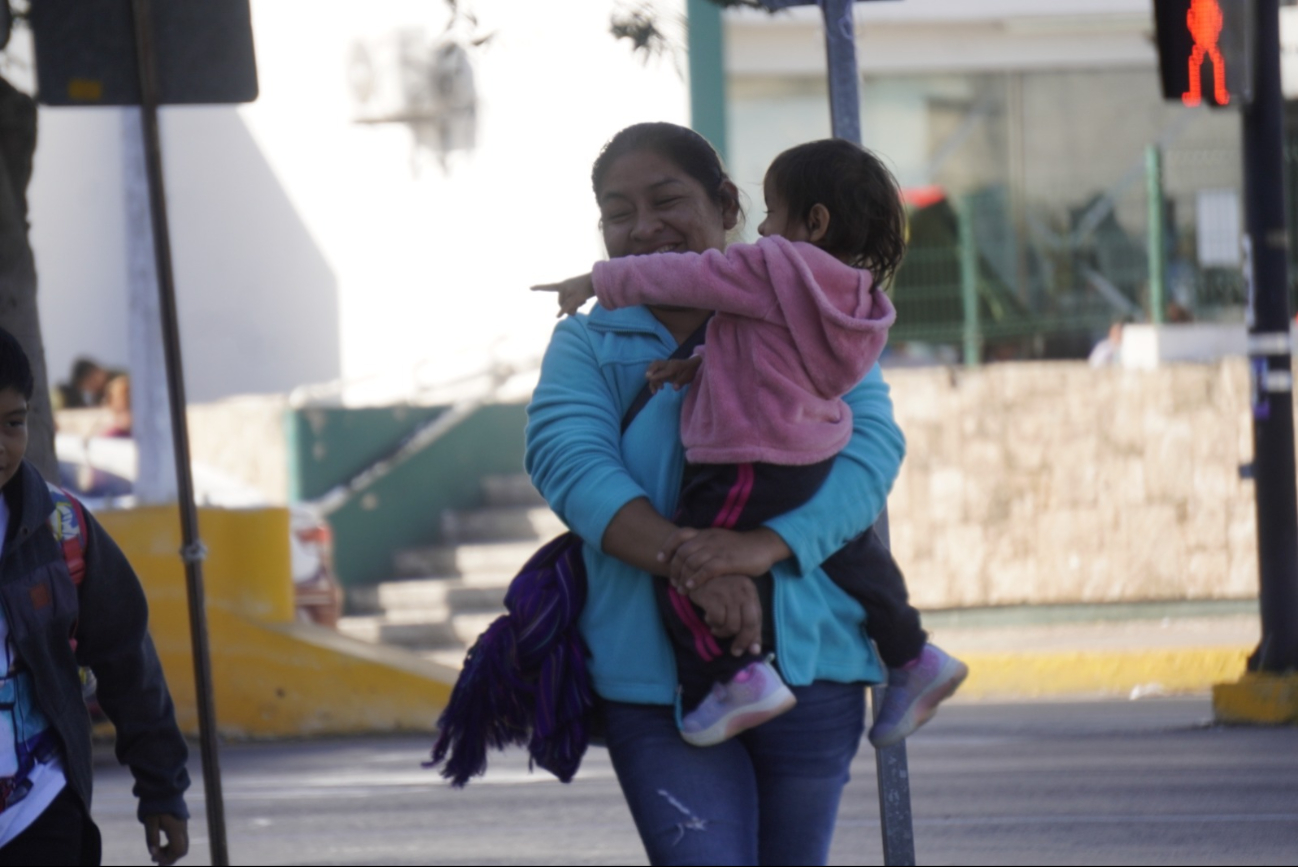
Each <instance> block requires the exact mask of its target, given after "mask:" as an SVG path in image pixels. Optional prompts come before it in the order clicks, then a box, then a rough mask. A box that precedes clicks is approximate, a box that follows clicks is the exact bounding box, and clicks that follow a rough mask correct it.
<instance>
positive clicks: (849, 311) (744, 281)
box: [534, 139, 968, 747]
mask: <svg viewBox="0 0 1298 867" xmlns="http://www.w3.org/2000/svg"><path fill="white" fill-rule="evenodd" d="M763 188H764V193H765V198H766V207H767V216H766V219H765V220H764V221H763V222H762V224H761V225H760V226H759V227H758V232H759V234H761V235H762V238H761V240H759V241H758V242H757V243H756V244H732V245H730V246H729V247H727V248H726V250H725V251H724V252H722V251H719V250H709V251H707V252H705V253H701V254H699V253H656V254H651V255H645V256H627V257H623V258H619V259H613V260H610V261H606V262H600V263H598V264H596V265H595V267H594V270H593V271H592V272H591V273H590V274H584V275H581V276H579V277H574V278H571V279H569V280H565V281H563V282H562V283H556V284H548V285H545V286H537V287H534V288H536V289H542V290H550V291H557V292H558V294H559V306H560V308H561V314H560V315H562V314H563V313H568V314H572V313H575V312H576V311H577V309H578V308H579V307H581V305H582V304H583V303H585V302H586V301H587V300H588V299H589V298H590V297H592V295H593V296H595V297H597V298H598V299H599V303H600V304H601V305H603V306H604V307H607V308H609V309H615V308H618V307H625V306H632V305H639V304H656V305H667V306H676V307H694V308H702V309H708V310H714V311H716V312H715V315H713V316H712V318H711V319H710V320H709V322H708V325H707V330H706V336H705V340H704V344H703V346H701V347H700V348H699V349H698V350H697V351H696V354H695V355H694V356H693V357H692V358H690V359H687V360H683V361H658V362H654V363H653V364H652V365H651V366H650V368H649V370H648V372H647V373H646V376H647V377H648V378H649V380H650V382H651V383H653V384H654V385H655V386H656V387H657V388H661V386H662V385H663V384H664V383H668V382H670V383H672V384H674V385H675V386H676V387H677V388H680V387H682V386H683V385H684V384H686V383H689V382H693V388H692V389H691V391H690V393H689V394H688V395H687V396H686V398H685V402H684V404H683V407H682V411H681V441H682V443H683V444H684V446H685V455H686V460H687V462H688V463H687V466H686V469H685V475H684V480H683V486H682V490H681V497H680V504H679V507H678V512H677V514H676V516H675V518H674V521H675V523H677V524H678V525H680V526H682V527H695V528H705V527H722V528H727V529H733V530H747V529H753V528H755V527H758V526H760V525H761V524H763V523H764V522H766V521H769V520H770V519H772V518H774V517H775V516H777V515H779V514H782V513H784V512H787V511H790V510H792V509H794V508H796V507H798V506H800V505H802V504H803V503H805V502H806V501H807V500H808V499H810V498H811V497H812V495H814V494H815V493H816V491H817V490H818V489H819V488H820V486H821V484H822V483H823V482H824V480H825V478H826V477H827V476H828V474H829V472H830V468H831V466H832V464H833V461H834V456H835V455H836V454H838V452H839V451H840V450H841V449H842V448H843V447H844V446H845V445H847V442H848V440H849V439H850V438H851V436H852V414H851V410H850V409H849V408H848V406H847V404H846V402H845V401H844V400H843V395H845V394H846V393H847V392H848V391H850V390H851V389H852V388H853V387H854V386H855V385H856V384H857V383H858V382H860V380H861V379H862V378H863V377H864V376H865V374H866V373H868V372H869V371H870V369H871V368H872V367H873V366H874V365H875V363H876V362H877V361H878V359H879V355H880V353H881V352H882V351H883V348H884V345H885V343H886V342H887V339H888V329H889V327H891V325H892V324H893V321H894V320H895V319H896V311H895V310H894V309H893V306H892V303H891V302H890V301H889V300H888V297H887V296H886V295H885V294H884V293H883V292H882V291H881V289H880V287H881V286H882V285H883V284H884V283H885V282H886V281H887V280H888V279H889V278H890V277H891V275H892V274H893V273H894V272H895V270H896V268H897V266H898V265H899V264H900V262H901V258H902V255H903V254H904V252H905V212H904V209H903V205H902V202H901V196H900V192H899V190H898V187H897V182H896V180H895V179H894V178H893V176H892V174H891V172H889V171H888V169H887V168H886V167H885V166H884V165H883V163H882V162H880V161H879V159H878V158H877V157H876V156H875V155H874V154H872V153H870V152H869V151H867V150H865V149H864V148H861V147H860V146H858V145H855V144H851V143H850V142H847V141H844V140H842V139H833V140H825V141H816V142H810V143H808V144H804V145H799V146H798V147H794V148H791V149H789V150H787V151H785V152H784V153H782V154H780V155H779V156H778V157H776V159H775V161H774V162H773V163H772V164H771V166H770V168H769V169H768V170H767V173H766V178H765V181H764V184H763ZM823 568H824V570H825V572H826V573H827V574H828V575H829V577H830V578H831V579H832V580H833V581H834V583H835V584H837V585H838V586H839V587H841V588H842V589H843V590H844V591H846V592H847V593H848V594H849V595H851V596H852V597H853V598H854V599H856V600H857V601H858V602H859V603H860V604H861V606H862V607H863V608H864V609H865V612H866V629H867V631H868V634H869V635H870V637H871V638H872V639H873V640H874V641H875V643H876V645H877V646H878V648H879V654H880V656H881V657H882V659H883V662H884V664H885V665H887V666H888V668H889V675H888V690H887V692H886V698H885V701H884V707H883V709H882V711H881V713H880V714H879V717H878V719H877V721H876V722H875V725H874V726H873V728H871V730H870V741H871V743H873V744H874V745H875V746H876V747H884V746H890V745H892V744H895V743H897V742H899V741H900V740H902V739H903V738H905V737H906V736H907V735H908V734H910V733H911V732H913V731H914V730H915V729H916V728H918V727H919V726H920V725H923V723H924V722H926V721H927V720H928V719H929V718H930V717H931V716H932V715H933V713H934V712H935V711H936V708H937V705H938V703H940V702H941V701H942V700H943V699H945V698H947V697H948V696H950V695H951V694H952V693H953V692H955V690H956V688H957V687H958V686H959V685H960V683H961V682H962V681H963V680H964V678H965V676H966V674H967V673H968V669H967V668H966V667H965V665H964V664H963V663H961V662H960V661H959V660H957V659H954V658H953V657H951V656H949V655H947V654H946V653H944V652H943V651H941V650H940V649H938V648H937V647H935V646H933V645H932V644H929V643H928V636H927V634H926V633H925V632H924V630H923V629H922V628H921V627H920V621H919V613H918V612H917V611H916V610H915V609H914V608H913V607H911V606H910V604H909V602H908V599H907V593H906V586H905V580H904V578H903V577H902V574H901V571H900V570H899V569H898V568H897V565H896V563H895V561H894V560H893V558H892V555H891V554H890V553H889V552H888V549H887V547H886V546H885V545H884V544H883V543H882V541H881V540H880V539H879V537H878V535H877V534H876V533H875V532H874V530H873V528H871V529H869V530H867V531H866V532H865V533H863V534H861V535H860V536H858V537H857V538H855V539H853V540H852V541H850V542H849V543H848V544H847V545H846V546H845V547H844V548H843V549H841V550H840V551H838V552H837V553H835V554H834V555H833V556H832V557H831V558H830V559H829V560H827V561H826V562H825V563H824V566H823ZM755 580H756V583H757V587H758V592H759V596H760V597H761V598H762V605H763V611H764V613H765V612H769V611H770V610H771V598H772V596H771V594H772V579H771V576H770V575H766V576H762V577H760V578H758V579H755ZM656 585H657V589H658V600H659V607H660V609H661V611H662V615H663V620H664V622H665V624H666V626H667V630H668V632H669V634H670V635H671V637H672V646H673V649H674V651H675V654H676V660H677V672H678V677H679V679H680V683H681V697H682V710H683V712H684V716H683V718H682V724H681V733H682V736H683V737H684V739H685V740H686V741H688V742H689V743H691V744H694V745H696V746H709V745H712V744H716V743H720V742H722V741H724V740H726V739H728V738H730V737H733V736H734V735H736V734H738V733H739V732H741V731H744V730H745V729H748V728H752V727H753V726H756V725H760V724H761V723H763V722H765V721H767V720H769V719H772V718H774V717H775V716H778V715H779V714H781V713H784V712H785V711H787V710H789V709H790V708H792V707H793V705H794V704H795V703H796V700H795V698H794V696H793V693H792V692H791V691H790V690H789V689H788V687H787V686H785V684H784V682H783V680H782V679H781V678H780V675H779V674H778V673H777V672H776V670H775V668H774V667H773V666H772V665H771V663H770V660H771V657H770V656H763V655H761V654H754V653H752V652H751V649H750V648H739V647H734V648H729V649H728V650H729V652H726V650H727V649H723V648H722V647H721V646H720V645H719V644H718V642H717V639H716V638H715V637H714V636H713V635H712V633H711V631H710V630H709V629H708V627H707V626H706V625H705V624H704V623H703V621H702V619H701V617H700V615H699V611H698V610H697V609H696V608H695V607H694V606H693V605H692V603H691V602H690V601H689V598H688V596H686V595H684V594H683V593H681V592H679V591H678V590H677V588H675V587H673V586H671V585H670V583H669V582H668V580H667V579H666V578H658V579H656ZM682 589H684V588H682ZM766 623H767V628H764V629H763V633H764V636H763V648H762V649H763V651H764V652H769V651H772V650H773V649H774V646H775V639H776V638H778V636H774V635H772V634H771V633H772V632H773V629H771V628H770V626H771V623H770V619H769V618H767V620H766Z"/></svg>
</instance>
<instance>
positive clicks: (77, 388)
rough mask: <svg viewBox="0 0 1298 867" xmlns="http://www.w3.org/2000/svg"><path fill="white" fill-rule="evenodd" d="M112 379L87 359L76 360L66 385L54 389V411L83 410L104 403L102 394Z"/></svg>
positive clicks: (106, 372) (110, 375) (95, 363)
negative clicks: (55, 398)
mask: <svg viewBox="0 0 1298 867" xmlns="http://www.w3.org/2000/svg"><path fill="white" fill-rule="evenodd" d="M110 379H112V374H110V373H109V372H108V371H107V370H105V369H104V368H103V367H100V366H99V364H98V363H97V362H95V361H91V360H90V359H89V358H84V357H82V358H78V359H77V360H76V361H74V362H73V363H72V374H71V376H69V377H68V381H67V382H66V383H63V384H60V385H59V387H58V388H57V389H56V395H55V396H56V397H57V400H56V401H55V402H54V408H55V409H85V408H86V407H91V406H99V405H100V404H101V403H103V402H104V392H105V390H106V389H107V388H108V381H109V380H110Z"/></svg>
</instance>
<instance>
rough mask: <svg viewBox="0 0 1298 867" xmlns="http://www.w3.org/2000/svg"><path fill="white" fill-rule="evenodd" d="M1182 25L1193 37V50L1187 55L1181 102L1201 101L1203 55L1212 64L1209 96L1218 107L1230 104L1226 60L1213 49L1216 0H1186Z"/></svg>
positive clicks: (1218, 11) (1218, 31) (1218, 13)
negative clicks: (1186, 84) (1186, 82)
mask: <svg viewBox="0 0 1298 867" xmlns="http://www.w3.org/2000/svg"><path fill="white" fill-rule="evenodd" d="M1185 25H1186V27H1188V28H1189V30H1190V35H1191V36H1193V37H1194V50H1193V51H1191V52H1190V89H1189V90H1187V91H1186V92H1185V93H1183V94H1182V95H1181V101H1182V102H1183V103H1185V104H1186V105H1198V104H1199V103H1200V102H1202V101H1203V98H1202V89H1203V85H1202V84H1201V83H1200V72H1201V70H1202V69H1203V57H1204V55H1205V54H1206V55H1207V56H1208V58H1209V59H1210V60H1211V61H1212V91H1213V97H1214V98H1215V99H1216V102H1217V104H1218V105H1226V104H1227V103H1229V102H1230V93H1229V92H1227V90H1226V61H1225V59H1224V58H1223V57H1222V56H1221V49H1220V48H1218V47H1217V39H1218V37H1220V36H1221V27H1222V15H1221V6H1220V5H1218V3H1217V0H1190V11H1189V12H1186V13H1185Z"/></svg>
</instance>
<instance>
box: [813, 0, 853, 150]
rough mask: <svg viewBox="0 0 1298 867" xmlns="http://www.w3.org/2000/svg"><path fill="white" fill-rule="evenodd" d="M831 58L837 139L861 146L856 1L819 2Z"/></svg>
mask: <svg viewBox="0 0 1298 867" xmlns="http://www.w3.org/2000/svg"><path fill="white" fill-rule="evenodd" d="M819 3H820V11H821V13H822V14H823V15H824V16H825V53H826V54H827V55H828V56H829V117H830V121H831V122H832V124H833V128H834V138H845V139H847V140H848V141H853V142H856V143H857V144H861V82H860V78H861V71H860V68H859V67H858V66H857V65H856V26H855V24H854V23H853V19H852V0H819Z"/></svg>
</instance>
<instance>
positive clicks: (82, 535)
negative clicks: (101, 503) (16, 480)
mask: <svg viewBox="0 0 1298 867" xmlns="http://www.w3.org/2000/svg"><path fill="white" fill-rule="evenodd" d="M49 489H50V498H51V499H53V500H54V511H53V512H51V513H50V531H51V532H53V533H54V539H55V541H57V542H58V543H59V544H60V545H61V546H62V547H63V560H64V562H66V563H67V565H68V574H69V575H71V576H72V583H73V584H75V585H80V584H81V582H82V580H83V579H84V578H85V577H86V514H85V512H84V511H83V510H82V508H81V503H79V502H77V499H76V497H74V496H72V495H71V494H69V493H68V492H67V491H65V490H63V489H62V488H60V487H59V486H58V485H49Z"/></svg>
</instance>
